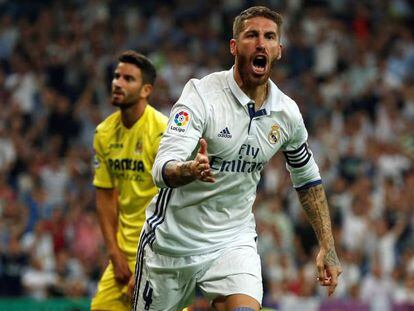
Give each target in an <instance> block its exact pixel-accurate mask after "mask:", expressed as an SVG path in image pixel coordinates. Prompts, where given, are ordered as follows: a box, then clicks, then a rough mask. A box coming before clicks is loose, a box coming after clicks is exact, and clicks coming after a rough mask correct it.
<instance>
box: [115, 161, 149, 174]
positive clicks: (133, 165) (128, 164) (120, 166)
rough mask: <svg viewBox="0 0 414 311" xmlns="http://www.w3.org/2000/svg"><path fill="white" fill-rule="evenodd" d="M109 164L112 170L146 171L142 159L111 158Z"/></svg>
mask: <svg viewBox="0 0 414 311" xmlns="http://www.w3.org/2000/svg"><path fill="white" fill-rule="evenodd" d="M108 165H109V168H110V169H111V170H112V171H135V172H144V171H145V167H144V162H142V161H141V160H133V159H128V158H124V159H109V160H108Z"/></svg>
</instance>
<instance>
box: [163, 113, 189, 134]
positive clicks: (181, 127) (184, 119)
mask: <svg viewBox="0 0 414 311" xmlns="http://www.w3.org/2000/svg"><path fill="white" fill-rule="evenodd" d="M190 122H191V114H190V112H188V111H186V110H180V111H178V112H177V113H175V114H174V116H173V117H172V120H170V124H169V126H168V131H169V132H170V133H179V134H184V133H185V132H187V128H188V126H189V124H190Z"/></svg>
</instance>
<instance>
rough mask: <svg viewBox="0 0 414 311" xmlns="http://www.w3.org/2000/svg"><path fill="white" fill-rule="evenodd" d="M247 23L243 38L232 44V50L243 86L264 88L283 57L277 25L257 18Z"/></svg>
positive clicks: (233, 41)
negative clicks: (262, 86)
mask: <svg viewBox="0 0 414 311" xmlns="http://www.w3.org/2000/svg"><path fill="white" fill-rule="evenodd" d="M244 23H245V24H244V29H243V31H242V32H241V33H240V34H239V37H238V38H237V39H232V40H231V41H230V50H231V53H232V54H233V56H235V62H236V67H237V70H238V71H239V73H240V77H241V79H242V80H243V83H245V84H247V85H250V86H258V85H262V84H264V83H266V82H267V80H268V79H269V77H270V73H271V68H272V66H273V64H274V62H275V61H276V60H278V59H280V57H281V55H282V45H281V44H280V42H279V36H278V32H277V30H278V29H277V24H276V23H275V22H273V21H272V20H270V19H268V18H265V17H254V18H251V19H248V20H246V21H245V22H244Z"/></svg>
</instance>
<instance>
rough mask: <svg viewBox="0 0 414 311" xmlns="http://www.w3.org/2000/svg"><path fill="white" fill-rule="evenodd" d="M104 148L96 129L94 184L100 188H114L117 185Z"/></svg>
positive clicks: (94, 139)
mask: <svg viewBox="0 0 414 311" xmlns="http://www.w3.org/2000/svg"><path fill="white" fill-rule="evenodd" d="M103 149H104V148H103V147H102V144H101V141H100V135H99V132H98V131H95V135H94V138H93V151H94V159H93V165H94V169H95V174H94V178H93V185H94V186H95V187H99V188H114V187H115V185H114V183H113V180H112V178H111V174H110V172H109V168H108V164H107V161H106V159H105V152H104V150H103Z"/></svg>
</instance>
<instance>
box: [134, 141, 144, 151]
mask: <svg viewBox="0 0 414 311" xmlns="http://www.w3.org/2000/svg"><path fill="white" fill-rule="evenodd" d="M142 148H143V147H142V142H140V141H138V142H137V144H136V146H135V154H141V153H142Z"/></svg>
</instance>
